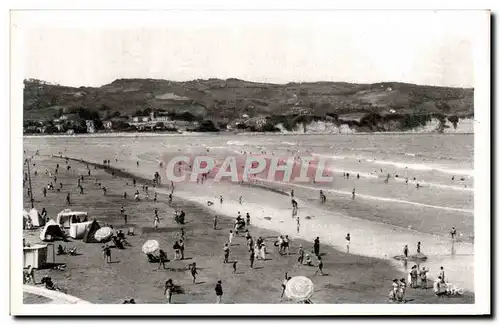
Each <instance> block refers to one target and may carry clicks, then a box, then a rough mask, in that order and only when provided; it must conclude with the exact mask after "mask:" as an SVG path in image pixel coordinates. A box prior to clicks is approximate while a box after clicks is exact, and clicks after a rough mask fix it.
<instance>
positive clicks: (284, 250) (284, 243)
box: [283, 235, 290, 255]
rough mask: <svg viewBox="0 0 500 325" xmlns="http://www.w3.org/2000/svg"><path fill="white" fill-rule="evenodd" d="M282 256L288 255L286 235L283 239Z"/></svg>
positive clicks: (288, 242)
mask: <svg viewBox="0 0 500 325" xmlns="http://www.w3.org/2000/svg"><path fill="white" fill-rule="evenodd" d="M283 254H285V255H290V239H289V238H288V235H285V238H284V239H283Z"/></svg>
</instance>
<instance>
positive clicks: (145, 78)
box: [24, 77, 474, 89]
mask: <svg viewBox="0 0 500 325" xmlns="http://www.w3.org/2000/svg"><path fill="white" fill-rule="evenodd" d="M230 79H234V80H240V81H244V82H250V83H259V84H269V85H288V84H314V83H337V84H341V83H344V84H353V85H373V84H383V83H388V84H390V83H397V84H407V85H416V86H424V87H436V88H457V89H474V87H472V86H447V85H433V84H421V83H414V82H408V81H395V80H391V81H387V80H386V81H376V82H351V81H333V80H316V81H288V82H268V81H256V80H248V79H242V78H237V77H228V78H222V77H209V78H192V79H186V80H174V79H163V78H148V77H117V78H115V79H113V80H112V81H110V82H108V83H103V84H101V85H83V84H80V85H69V84H64V83H59V82H55V81H49V80H45V79H39V78H30V77H26V78H24V81H27V80H38V81H42V82H45V83H48V84H51V85H56V86H62V87H72V88H80V87H84V88H100V87H103V86H106V85H110V84H112V83H113V82H115V81H117V80H160V81H169V82H179V83H181V82H190V81H197V80H224V81H227V80H230Z"/></svg>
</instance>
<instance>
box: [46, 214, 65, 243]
mask: <svg viewBox="0 0 500 325" xmlns="http://www.w3.org/2000/svg"><path fill="white" fill-rule="evenodd" d="M64 237H65V235H64V233H63V231H62V230H61V228H60V227H59V225H58V224H57V222H55V221H54V220H52V219H50V220H49V221H48V222H47V224H46V225H45V227H43V228H42V230H41V231H40V239H41V240H44V241H50V240H54V239H58V238H64Z"/></svg>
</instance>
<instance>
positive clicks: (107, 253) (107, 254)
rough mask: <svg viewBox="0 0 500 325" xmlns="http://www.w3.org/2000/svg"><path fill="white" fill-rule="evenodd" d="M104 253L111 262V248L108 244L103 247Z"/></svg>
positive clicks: (105, 258)
mask: <svg viewBox="0 0 500 325" xmlns="http://www.w3.org/2000/svg"><path fill="white" fill-rule="evenodd" d="M102 255H103V257H104V260H105V261H106V263H111V248H109V245H108V244H105V245H104V246H103V248H102Z"/></svg>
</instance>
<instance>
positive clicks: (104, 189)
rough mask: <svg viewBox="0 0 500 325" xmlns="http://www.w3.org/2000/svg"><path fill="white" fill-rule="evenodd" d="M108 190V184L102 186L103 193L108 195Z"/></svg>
mask: <svg viewBox="0 0 500 325" xmlns="http://www.w3.org/2000/svg"><path fill="white" fill-rule="evenodd" d="M107 191H108V190H107V189H106V186H103V187H102V193H103V194H104V195H106V192H107Z"/></svg>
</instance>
